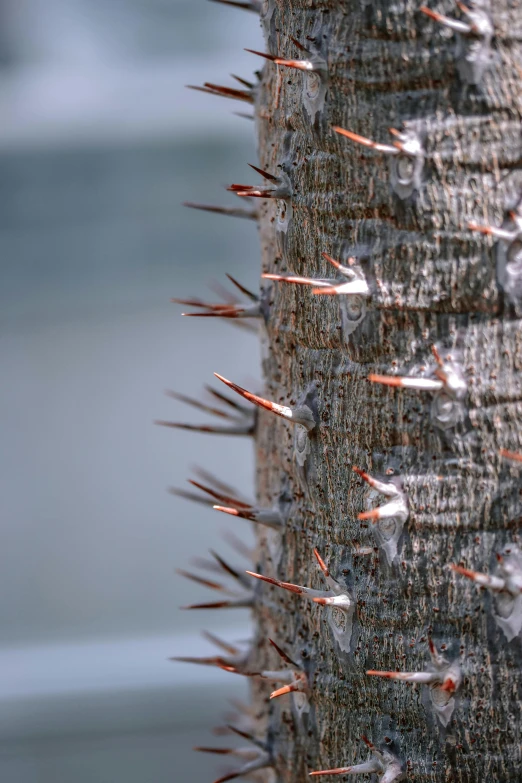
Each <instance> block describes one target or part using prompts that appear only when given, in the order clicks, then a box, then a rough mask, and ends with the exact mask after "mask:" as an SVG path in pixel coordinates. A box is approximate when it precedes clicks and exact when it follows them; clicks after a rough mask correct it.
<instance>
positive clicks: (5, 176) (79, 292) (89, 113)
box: [0, 0, 263, 783]
mask: <svg viewBox="0 0 522 783" xmlns="http://www.w3.org/2000/svg"><path fill="white" fill-rule="evenodd" d="M244 47H250V48H253V49H262V48H263V43H262V40H261V31H260V29H259V21H258V19H257V18H256V16H255V15H254V14H251V13H246V12H242V11H239V10H235V9H232V8H227V7H226V6H221V5H218V4H214V3H211V2H206V0H45V2H42V0H1V2H0V117H1V122H0V258H1V261H0V263H1V275H0V362H1V367H2V383H1V385H0V411H1V412H2V424H1V431H2V440H1V449H0V460H1V465H0V496H1V504H2V507H1V520H2V539H3V546H2V551H3V557H2V567H1V569H0V587H1V589H0V628H1V640H0V780H1V781H2V783H15V782H16V783H62V781H63V782H64V783H65V781H67V783H69V781H73V780H74V781H75V783H93V782H94V781H95V782H96V783H114V782H115V781H125V783H163V781H183V782H185V781H189V780H190V781H191V783H200V782H201V783H207V782H208V783H210V782H211V781H212V780H213V779H214V777H217V774H215V773H216V769H218V770H219V763H218V765H217V767H216V761H215V759H214V758H212V757H209V756H205V755H203V754H196V753H192V751H191V747H192V745H195V744H200V745H213V744H219V743H220V742H221V744H223V743H224V744H225V745H226V744H227V743H226V741H225V742H224V741H223V740H219V738H218V739H216V738H215V737H213V735H212V733H211V727H212V726H214V725H215V724H218V723H220V722H222V718H221V716H222V714H223V712H226V711H227V709H228V707H227V699H228V698H246V689H245V684H244V682H243V681H242V679H241V678H239V677H234V676H233V675H229V674H227V673H224V672H221V671H219V670H214V669H209V668H207V667H202V666H190V665H187V664H180V663H172V662H169V661H168V658H169V657H170V656H175V655H201V654H206V653H208V652H209V651H210V650H211V649H212V648H211V647H210V646H209V645H208V643H207V642H206V641H205V640H204V639H203V638H202V637H201V635H200V631H201V629H203V628H206V629H209V630H212V629H216V628H219V633H220V635H221V636H223V637H225V638H226V639H228V640H237V639H245V638H246V637H247V636H248V634H249V628H248V612H247V611H246V610H232V611H226V612H225V611H223V612H218V613H212V612H211V611H199V612H182V611H180V610H179V609H178V607H179V606H180V605H183V604H186V603H189V602H192V601H198V600H199V601H201V600H210V599H213V598H215V596H214V595H212V594H211V593H210V592H209V591H208V590H205V589H204V588H202V587H199V586H198V585H196V584H194V583H191V582H188V581H186V580H184V579H182V578H181V577H180V576H178V575H176V574H175V568H176V567H188V565H189V560H190V558H192V557H193V556H194V555H200V556H204V555H205V554H206V550H207V549H208V548H209V547H213V548H215V549H216V550H217V551H218V552H220V553H221V554H223V555H225V557H226V558H227V559H228V560H230V561H231V562H232V563H238V564H240V558H239V556H238V555H237V554H236V553H234V552H233V550H231V549H230V548H229V547H228V546H227V544H226V543H225V542H224V541H223V539H222V538H221V537H220V536H221V532H222V531H223V529H234V530H235V532H237V533H238V534H240V535H241V536H242V537H243V539H244V540H245V541H248V540H249V536H250V534H251V533H250V530H249V523H247V522H242V521H241V520H239V521H237V522H236V523H234V522H233V521H231V522H230V523H227V517H225V516H224V515H220V514H217V513H216V512H214V511H212V510H207V509H206V508H204V507H203V506H199V505H195V504H189V503H188V502H187V501H185V500H183V499H180V498H177V497H173V496H172V495H169V494H168V492H167V488H168V487H169V486H171V485H174V486H183V485H184V483H185V479H186V478H188V477H189V476H191V475H193V473H191V466H193V465H195V464H197V465H201V466H202V467H204V468H206V469H207V470H210V471H213V472H215V473H216V474H217V475H218V476H219V477H220V478H221V479H223V480H225V481H229V482H231V483H232V484H234V485H236V486H238V487H239V488H240V489H241V490H243V491H244V492H245V493H246V494H247V495H248V494H251V493H252V491H253V455H252V444H251V442H250V440H249V439H248V438H235V439H234V438H230V437H227V438H223V437H216V436H210V435H201V434H197V433H189V432H182V431H178V430H171V429H165V428H162V427H155V426H154V425H153V420H154V419H158V418H159V419H172V420H181V421H195V422H201V421H204V420H205V421H208V418H205V417H204V416H202V415H201V414H198V411H194V410H191V409H190V408H187V407H186V406H184V405H182V404H181V403H178V402H176V401H174V400H172V399H169V398H168V397H166V396H165V395H164V390H165V389H166V388H171V389H175V390H176V391H179V392H183V393H185V394H189V395H194V396H200V393H201V391H202V387H203V384H205V383H207V382H211V381H212V372H213V371H218V372H221V373H223V374H224V375H226V376H227V377H229V378H232V379H234V380H237V381H238V382H239V383H241V382H242V381H245V380H247V379H248V378H252V377H254V378H257V377H258V376H259V357H258V342H257V339H256V337H255V335H252V334H249V333H246V332H243V331H241V330H239V329H235V328H234V327H232V326H231V325H230V324H227V323H217V322H216V321H215V320H212V321H209V320H208V319H183V318H181V315H180V313H181V311H182V308H181V307H179V306H177V305H175V304H171V303H170V301H169V300H170V298H171V297H186V296H193V295H198V296H201V297H203V298H208V297H209V296H210V298H212V294H211V293H210V292H209V289H208V287H207V283H208V282H209V281H211V280H212V279H216V280H219V281H220V282H224V281H225V272H229V273H231V274H232V275H234V276H236V277H237V278H239V280H240V281H241V282H242V283H244V284H246V285H247V286H249V287H251V288H252V289H253V290H257V287H258V277H259V271H258V270H259V256H258V249H257V233H256V227H255V224H254V223H253V222H251V221H244V220H237V219H234V218H226V217H219V216H214V215H208V214H205V213H203V212H196V211H192V210H188V209H185V208H183V207H182V206H181V202H182V201H185V200H191V201H201V202H207V203H216V204H231V205H234V200H232V198H233V197H232V196H231V194H227V193H226V192H225V191H224V188H223V185H226V184H227V183H230V182H233V181H236V182H237V181H239V182H243V181H248V180H249V174H248V171H249V169H248V168H247V165H246V164H247V162H253V163H255V162H256V154H255V144H254V134H253V125H252V123H251V122H249V121H248V120H245V119H243V118H239V117H237V116H235V115H234V111H236V110H237V111H241V110H242V105H238V104H235V103H234V102H232V101H227V100H222V99H219V98H215V97H212V96H206V95H203V94H201V93H199V92H194V91H191V90H186V89H185V88H184V85H185V84H187V83H190V84H196V85H197V84H202V83H203V82H204V81H205V80H209V79H210V80H211V81H216V82H218V83H221V84H233V81H232V80H231V79H230V77H229V73H230V72H233V73H237V74H239V75H241V76H244V77H246V78H250V77H251V75H252V73H253V71H254V70H255V69H256V68H258V67H259V62H258V61H257V60H256V58H254V57H253V56H252V55H250V54H247V53H246V52H244V51H243V48H244ZM245 177H246V179H245ZM236 201H237V199H236ZM216 383H218V382H217V381H216ZM217 761H218V762H219V759H217Z"/></svg>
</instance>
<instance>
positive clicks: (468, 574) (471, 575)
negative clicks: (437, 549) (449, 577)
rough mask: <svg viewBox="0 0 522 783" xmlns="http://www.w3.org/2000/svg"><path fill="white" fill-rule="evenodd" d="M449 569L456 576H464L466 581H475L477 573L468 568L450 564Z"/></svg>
mask: <svg viewBox="0 0 522 783" xmlns="http://www.w3.org/2000/svg"><path fill="white" fill-rule="evenodd" d="M450 568H451V570H452V571H455V572H456V573H457V574H461V575H462V576H466V577H467V578H468V579H475V577H476V576H477V573H478V572H477V571H471V570H470V569H469V568H464V567H463V566H459V565H454V564H453V563H450Z"/></svg>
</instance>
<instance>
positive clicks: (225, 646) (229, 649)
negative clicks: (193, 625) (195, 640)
mask: <svg viewBox="0 0 522 783" xmlns="http://www.w3.org/2000/svg"><path fill="white" fill-rule="evenodd" d="M203 637H204V638H205V639H207V640H208V641H209V642H211V643H212V644H214V645H215V646H216V647H220V648H221V649H222V650H224V652H226V653H228V655H239V653H240V650H239V648H238V647H235V646H234V645H232V644H229V643H228V642H224V641H223V639H220V638H219V636H216V635H215V634H213V633H210V631H203Z"/></svg>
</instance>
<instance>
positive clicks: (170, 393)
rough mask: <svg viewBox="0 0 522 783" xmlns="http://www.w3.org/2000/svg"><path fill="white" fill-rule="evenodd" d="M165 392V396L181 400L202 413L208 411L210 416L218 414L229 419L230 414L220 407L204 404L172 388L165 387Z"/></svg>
mask: <svg viewBox="0 0 522 783" xmlns="http://www.w3.org/2000/svg"><path fill="white" fill-rule="evenodd" d="M165 394H166V395H167V397H170V398H171V399H173V400H176V401H177V402H182V403H184V404H185V405H190V406H192V408H196V409H197V410H200V411H203V412H204V413H210V414H211V415H212V416H219V417H221V418H223V419H230V418H231V416H230V414H229V413H228V412H227V411H223V410H221V409H220V408H214V407H213V406H211V405H206V404H205V403H204V402H200V401H199V400H196V399H195V398H193V397H188V396H187V395H186V394H180V393H179V392H175V391H172V389H167V390H166V391H165Z"/></svg>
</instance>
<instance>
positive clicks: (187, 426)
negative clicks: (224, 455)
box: [154, 419, 254, 435]
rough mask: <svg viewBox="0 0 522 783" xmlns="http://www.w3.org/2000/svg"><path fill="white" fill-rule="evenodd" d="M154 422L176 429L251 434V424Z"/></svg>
mask: <svg viewBox="0 0 522 783" xmlns="http://www.w3.org/2000/svg"><path fill="white" fill-rule="evenodd" d="M154 424H156V425H158V426H159V427H170V429H176V430H188V431H189V432H205V433H207V434H211V435H252V434H253V429H254V428H253V426H250V427H247V426H243V427H214V426H211V425H208V424H181V423H180V422H175V421H161V420H159V419H158V420H156V421H155V422H154Z"/></svg>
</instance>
